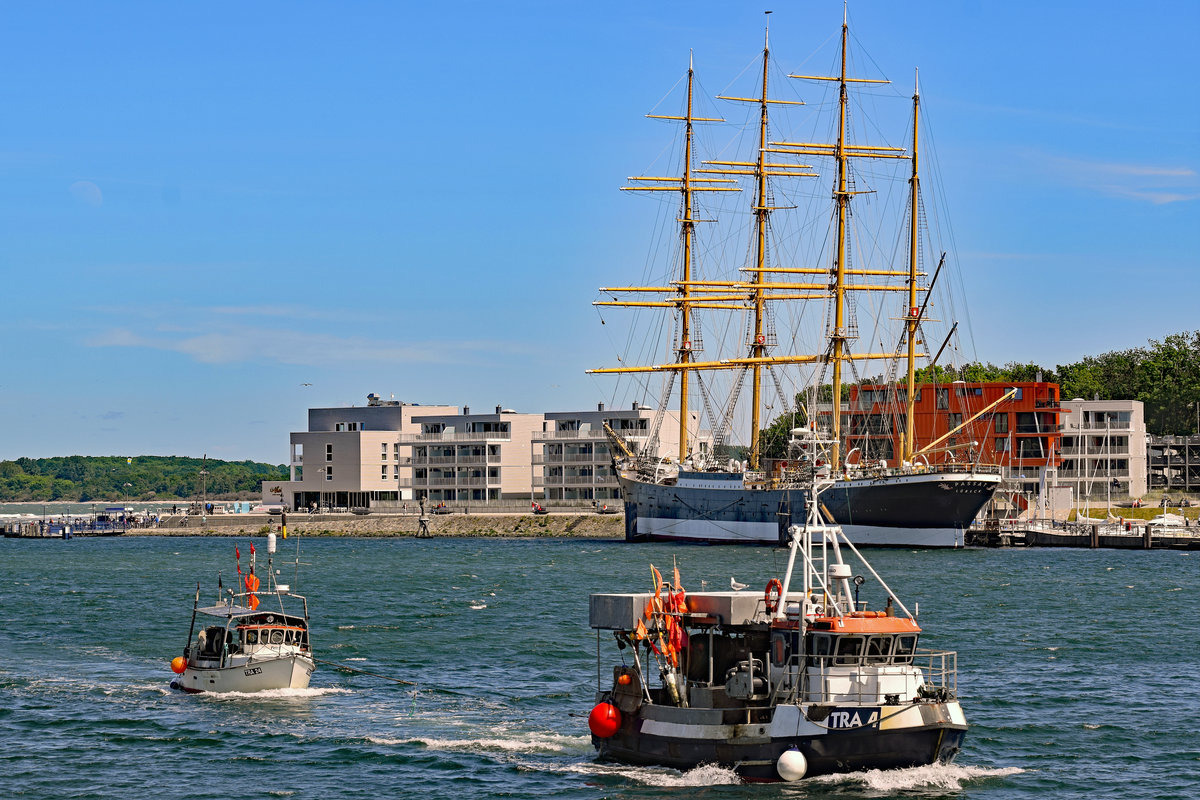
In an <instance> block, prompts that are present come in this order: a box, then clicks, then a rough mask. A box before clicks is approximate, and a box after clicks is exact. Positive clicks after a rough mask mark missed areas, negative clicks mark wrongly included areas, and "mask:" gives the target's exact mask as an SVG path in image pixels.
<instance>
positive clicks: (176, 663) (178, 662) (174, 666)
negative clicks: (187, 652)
mask: <svg viewBox="0 0 1200 800" xmlns="http://www.w3.org/2000/svg"><path fill="white" fill-rule="evenodd" d="M185 669H187V659H186V658H184V657H183V656H175V657H174V658H172V659H171V671H172V672H174V673H175V674H176V675H182V674H183V671H184V670H185Z"/></svg>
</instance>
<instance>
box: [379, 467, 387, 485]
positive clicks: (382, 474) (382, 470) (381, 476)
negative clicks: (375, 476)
mask: <svg viewBox="0 0 1200 800" xmlns="http://www.w3.org/2000/svg"><path fill="white" fill-rule="evenodd" d="M379 480H381V481H386V480H387V464H384V465H383V466H381V467H380V468H379Z"/></svg>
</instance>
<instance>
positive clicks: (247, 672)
mask: <svg viewBox="0 0 1200 800" xmlns="http://www.w3.org/2000/svg"><path fill="white" fill-rule="evenodd" d="M314 668H315V664H314V663H313V660H312V658H310V657H308V656H306V655H300V654H296V655H289V656H283V657H282V658H271V659H256V660H254V661H247V662H243V663H237V662H235V663H233V664H231V665H229V666H226V667H219V668H218V667H213V668H206V667H199V666H197V667H193V666H191V665H189V666H188V667H187V668H186V669H185V670H184V671H183V673H182V674H181V675H180V676H179V677H178V678H176V679H175V680H173V681H172V682H171V686H172V687H173V688H175V689H181V690H182V691H185V692H189V693H192V694H196V693H199V692H263V691H267V690H270V689H307V688H308V682H309V679H310V678H311V677H312V673H313V669H314Z"/></svg>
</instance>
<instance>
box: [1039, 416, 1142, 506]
mask: <svg viewBox="0 0 1200 800" xmlns="http://www.w3.org/2000/svg"><path fill="white" fill-rule="evenodd" d="M1060 419H1061V421H1062V452H1061V453H1060V456H1061V461H1060V463H1059V466H1058V475H1057V485H1059V486H1069V487H1071V489H1072V493H1073V495H1074V497H1075V500H1076V502H1077V503H1083V502H1088V503H1097V502H1100V503H1103V502H1106V501H1108V500H1115V499H1117V498H1120V499H1122V500H1125V499H1130V498H1139V497H1142V496H1143V495H1145V494H1146V490H1147V488H1148V486H1147V460H1146V453H1147V444H1148V439H1147V436H1146V422H1145V418H1144V416H1143V413H1142V403H1141V402H1140V401H1138V400H1083V399H1080V398H1076V399H1074V400H1064V401H1062V414H1061V416H1060Z"/></svg>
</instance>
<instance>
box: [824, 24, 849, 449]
mask: <svg viewBox="0 0 1200 800" xmlns="http://www.w3.org/2000/svg"><path fill="white" fill-rule="evenodd" d="M848 33H849V26H848V25H847V24H846V18H845V16H844V15H843V17H842V72H841V76H840V78H839V81H838V140H837V147H836V148H835V150H834V160H835V162H836V164H837V190H836V191H835V192H834V198H835V200H836V202H837V259H836V261H835V262H834V269H835V274H834V289H833V292H834V300H833V304H834V311H833V331H832V332H831V334H830V336H829V342H830V345H831V346H832V347H831V350H832V352H831V353H830V359H831V360H832V361H833V398H832V399H833V431H832V433H833V435H832V436H831V437H830V438H832V439H833V445H832V447H831V449H830V463H831V464H832V465H833V468H834V469H835V470H836V469H838V465H839V464H840V463H841V444H842V353H843V351H844V350H845V346H846V330H845V322H846V320H845V316H846V217H847V212H848V210H849V206H850V195H849V194H847V187H846V180H847V176H846V172H847V166H848V162H847V159H846V102H847V94H846V38H847V35H848Z"/></svg>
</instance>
